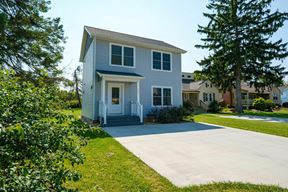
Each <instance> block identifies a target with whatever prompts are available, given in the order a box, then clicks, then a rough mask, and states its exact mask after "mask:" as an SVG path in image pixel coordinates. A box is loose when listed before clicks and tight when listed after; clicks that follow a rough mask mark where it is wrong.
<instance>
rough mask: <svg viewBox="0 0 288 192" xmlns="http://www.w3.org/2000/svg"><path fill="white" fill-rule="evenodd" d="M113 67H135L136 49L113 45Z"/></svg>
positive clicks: (111, 47)
mask: <svg viewBox="0 0 288 192" xmlns="http://www.w3.org/2000/svg"><path fill="white" fill-rule="evenodd" d="M110 49H111V56H110V57H111V65H115V66H124V67H134V66H135V63H134V58H135V53H134V47H129V46H124V45H115V44H111V46H110Z"/></svg>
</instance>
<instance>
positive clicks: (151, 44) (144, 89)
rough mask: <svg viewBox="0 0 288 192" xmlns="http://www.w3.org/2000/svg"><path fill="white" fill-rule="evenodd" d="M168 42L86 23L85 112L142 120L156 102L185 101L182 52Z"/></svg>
mask: <svg viewBox="0 0 288 192" xmlns="http://www.w3.org/2000/svg"><path fill="white" fill-rule="evenodd" d="M185 52H186V51H185V50H183V49H180V48H177V47H175V46H173V45H170V44H168V43H165V42H163V41H158V40H153V39H147V38H143V37H138V36H133V35H128V34H123V33H118V32H113V31H108V30H103V29H98V28H93V27H87V26H85V27H84V32H83V39H82V47H81V54H80V62H83V95H82V99H83V104H82V117H83V118H84V119H88V120H100V122H101V123H102V124H104V126H105V125H121V124H122V125H128V124H135V123H142V122H143V117H145V115H146V114H147V113H149V112H150V111H151V109H152V108H153V107H166V106H180V105H182V95H181V80H182V79H181V54H183V53H185Z"/></svg>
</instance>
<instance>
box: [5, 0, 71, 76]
mask: <svg viewBox="0 0 288 192" xmlns="http://www.w3.org/2000/svg"><path fill="white" fill-rule="evenodd" d="M49 4H50V1H46V0H29V1H27V0H25V1H19V0H0V68H2V69H3V68H10V69H13V70H14V71H15V72H16V73H17V74H20V75H24V74H26V75H27V74H28V76H31V75H35V74H40V73H41V72H42V71H43V70H44V71H46V72H49V75H50V76H53V75H56V74H58V73H59V70H58V69H57V66H58V62H59V61H60V60H61V59H62V52H63V43H64V41H65V38H64V31H63V26H62V25H61V24H60V18H49V17H45V16H44V14H45V13H46V12H47V11H48V10H49ZM28 71H29V72H30V73H28Z"/></svg>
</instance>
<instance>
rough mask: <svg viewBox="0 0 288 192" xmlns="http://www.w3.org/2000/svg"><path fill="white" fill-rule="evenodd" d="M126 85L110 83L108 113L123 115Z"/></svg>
mask: <svg viewBox="0 0 288 192" xmlns="http://www.w3.org/2000/svg"><path fill="white" fill-rule="evenodd" d="M123 109H124V85H123V84H121V83H108V114H109V115H122V114H123V113H124V111H123Z"/></svg>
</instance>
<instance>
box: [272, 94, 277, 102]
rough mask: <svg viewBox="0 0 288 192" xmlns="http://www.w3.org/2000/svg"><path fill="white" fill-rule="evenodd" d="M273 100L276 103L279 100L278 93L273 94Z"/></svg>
mask: <svg viewBox="0 0 288 192" xmlns="http://www.w3.org/2000/svg"><path fill="white" fill-rule="evenodd" d="M273 100H275V101H277V100H278V94H277V93H273Z"/></svg>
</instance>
